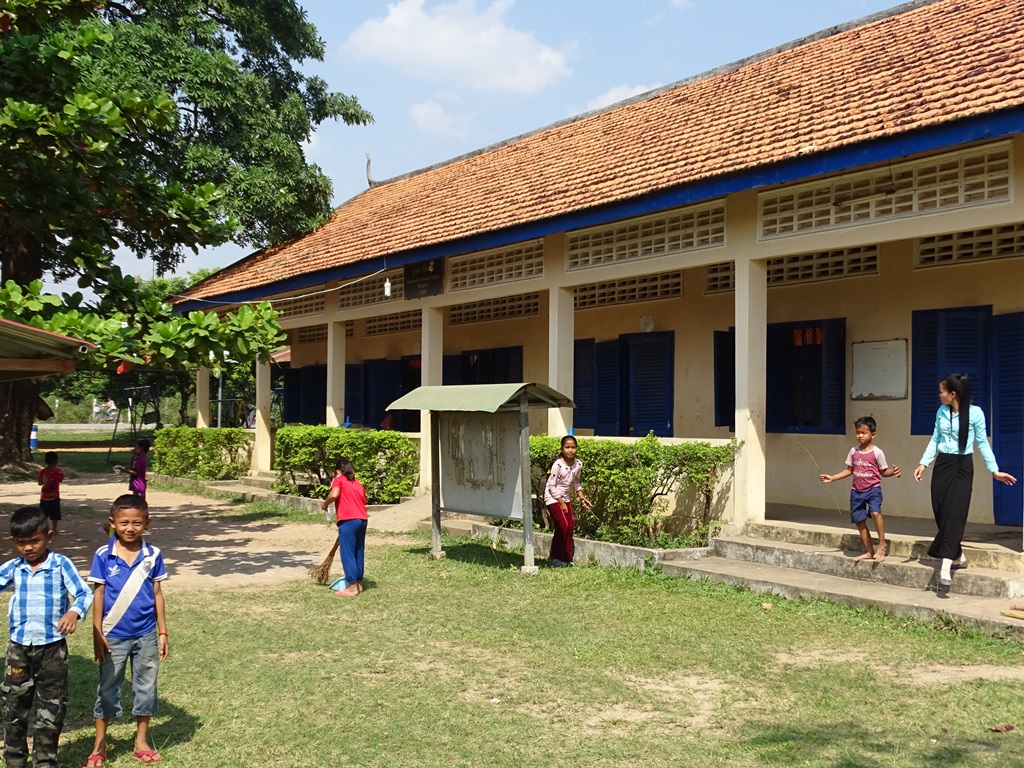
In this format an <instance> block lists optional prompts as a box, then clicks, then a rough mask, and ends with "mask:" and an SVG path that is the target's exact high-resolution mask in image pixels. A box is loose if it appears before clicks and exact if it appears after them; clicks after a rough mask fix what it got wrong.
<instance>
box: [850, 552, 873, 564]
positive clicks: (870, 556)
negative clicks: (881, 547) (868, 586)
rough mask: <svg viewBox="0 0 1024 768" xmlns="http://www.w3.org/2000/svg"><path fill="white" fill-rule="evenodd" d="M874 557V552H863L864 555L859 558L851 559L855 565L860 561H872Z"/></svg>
mask: <svg viewBox="0 0 1024 768" xmlns="http://www.w3.org/2000/svg"><path fill="white" fill-rule="evenodd" d="M874 557H875V553H874V552H865V553H864V554H863V555H861V556H860V557H855V558H853V562H855V563H859V562H861V561H862V560H873V559H874Z"/></svg>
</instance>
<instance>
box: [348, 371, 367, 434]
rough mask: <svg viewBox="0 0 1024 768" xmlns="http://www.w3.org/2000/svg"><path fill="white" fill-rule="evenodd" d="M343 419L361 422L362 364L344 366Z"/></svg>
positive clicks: (350, 421) (349, 421) (351, 422)
mask: <svg viewBox="0 0 1024 768" xmlns="http://www.w3.org/2000/svg"><path fill="white" fill-rule="evenodd" d="M345 421H347V422H348V423H350V424H362V423H363V364H362V363H350V364H348V365H346V366H345Z"/></svg>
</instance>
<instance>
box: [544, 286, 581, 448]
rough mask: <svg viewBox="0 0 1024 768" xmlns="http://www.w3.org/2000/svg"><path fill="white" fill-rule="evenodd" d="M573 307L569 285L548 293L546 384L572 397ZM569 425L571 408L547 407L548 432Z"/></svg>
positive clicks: (558, 431)
mask: <svg viewBox="0 0 1024 768" xmlns="http://www.w3.org/2000/svg"><path fill="white" fill-rule="evenodd" d="M574 313H575V307H574V300H573V289H572V288H552V289H551V291H549V293H548V386H549V387H551V388H552V389H555V390H557V391H558V392H561V393H562V394H563V395H566V396H567V397H570V398H571V397H572V387H573V351H574V350H573V337H574V336H575V326H574V322H575V318H574ZM571 428H572V408H549V409H548V434H549V435H555V436H558V435H565V434H568V432H569V430H570V429H571Z"/></svg>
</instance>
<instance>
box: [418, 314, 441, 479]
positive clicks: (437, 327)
mask: <svg viewBox="0 0 1024 768" xmlns="http://www.w3.org/2000/svg"><path fill="white" fill-rule="evenodd" d="M421 334H422V341H421V343H420V366H421V367H420V384H421V385H422V386H424V387H438V386H441V371H442V369H443V366H444V310H443V309H441V308H438V307H424V308H423V318H422V329H421ZM437 423H438V421H437V419H435V418H433V417H432V414H431V413H430V411H423V413H421V414H420V485H421V486H428V485H432V483H433V480H432V474H431V466H432V457H433V454H434V447H435V445H437V444H438V442H437V441H438V437H439V436H437V435H434V428H435V425H436V424H437ZM432 490H433V489H432ZM438 490H440V489H438Z"/></svg>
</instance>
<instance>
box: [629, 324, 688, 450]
mask: <svg viewBox="0 0 1024 768" xmlns="http://www.w3.org/2000/svg"><path fill="white" fill-rule="evenodd" d="M621 338H622V339H623V340H624V341H625V343H626V348H627V350H628V352H627V354H628V358H627V359H628V366H627V371H628V381H629V394H628V398H629V402H628V413H629V427H628V434H629V435H631V436H635V437H643V436H644V435H646V434H647V433H649V432H653V433H654V434H655V436H657V437H672V434H673V424H672V411H673V394H674V387H673V384H674V374H675V334H674V333H673V332H672V331H664V332H662V333H630V334H624V335H623V336H622V337H621Z"/></svg>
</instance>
